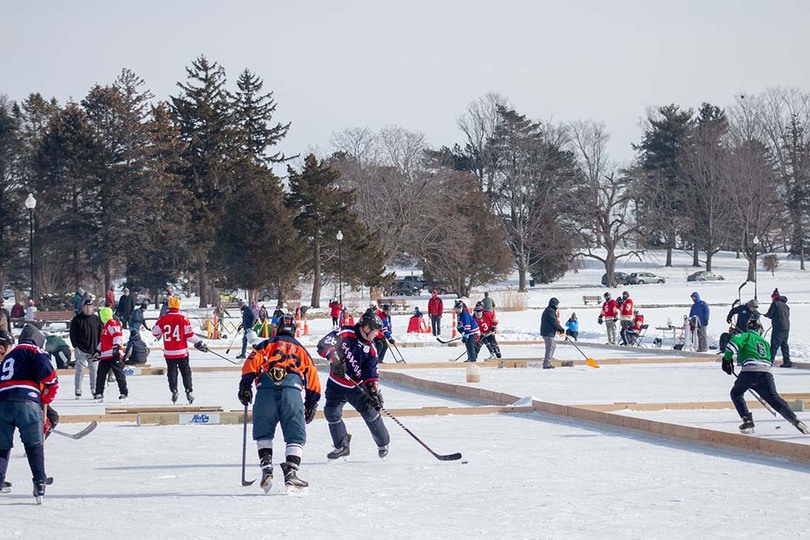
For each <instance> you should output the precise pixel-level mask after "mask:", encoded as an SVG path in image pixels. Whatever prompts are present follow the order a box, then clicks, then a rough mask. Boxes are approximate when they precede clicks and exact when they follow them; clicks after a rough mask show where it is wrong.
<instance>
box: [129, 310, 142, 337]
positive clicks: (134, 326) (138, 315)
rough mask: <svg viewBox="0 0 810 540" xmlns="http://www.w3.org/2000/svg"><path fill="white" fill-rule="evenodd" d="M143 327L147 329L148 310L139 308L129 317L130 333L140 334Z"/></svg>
mask: <svg viewBox="0 0 810 540" xmlns="http://www.w3.org/2000/svg"><path fill="white" fill-rule="evenodd" d="M141 327H144V328H146V310H145V309H141V308H138V309H136V310H135V311H133V312H132V315H131V316H130V317H129V331H130V332H139V331H140V330H141Z"/></svg>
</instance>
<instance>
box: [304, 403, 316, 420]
mask: <svg viewBox="0 0 810 540" xmlns="http://www.w3.org/2000/svg"><path fill="white" fill-rule="evenodd" d="M317 410H318V404H317V403H314V404H312V405H307V406H306V407H305V408H304V422H306V423H307V424H309V423H310V422H312V421H313V420H315V411H317Z"/></svg>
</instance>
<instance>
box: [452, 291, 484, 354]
mask: <svg viewBox="0 0 810 540" xmlns="http://www.w3.org/2000/svg"><path fill="white" fill-rule="evenodd" d="M453 310H454V311H455V312H456V329H457V330H458V332H459V334H461V342H462V343H463V344H464V346H465V347H466V348H467V359H466V360H465V362H475V361H477V360H478V350H477V349H476V347H475V345H476V343H478V336H479V335H480V334H481V330H480V328H479V327H478V322H477V321H476V320H475V317H473V316H472V314H471V313H470V310H469V308H468V307H467V306H466V305H465V304H464V302H462V301H461V300H456V303H455V304H454V305H453Z"/></svg>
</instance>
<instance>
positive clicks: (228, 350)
mask: <svg viewBox="0 0 810 540" xmlns="http://www.w3.org/2000/svg"><path fill="white" fill-rule="evenodd" d="M241 331H242V329H241V328H240V329H239V330H237V331H236V333H234V335H233V339H231V344H230V345H228V348H227V349H225V354H228V353H230V352H231V347H233V342H234V341H236V336H238V335H239V332H241Z"/></svg>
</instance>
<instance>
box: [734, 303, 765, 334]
mask: <svg viewBox="0 0 810 540" xmlns="http://www.w3.org/2000/svg"><path fill="white" fill-rule="evenodd" d="M734 315H736V316H737V322H736V323H735V328H736V329H737V331H738V332H747V331H748V321H749V320H751V319H752V318H753V319H754V320H757V321H758V320H759V312H758V311H750V310H749V309H748V304H743V305H741V306H737V307H735V308H731V311H729V312H728V316H727V317H726V322H727V323H729V324H731V319H732V318H734Z"/></svg>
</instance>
